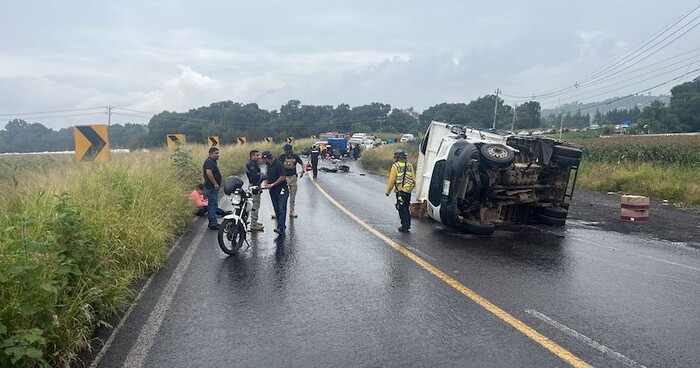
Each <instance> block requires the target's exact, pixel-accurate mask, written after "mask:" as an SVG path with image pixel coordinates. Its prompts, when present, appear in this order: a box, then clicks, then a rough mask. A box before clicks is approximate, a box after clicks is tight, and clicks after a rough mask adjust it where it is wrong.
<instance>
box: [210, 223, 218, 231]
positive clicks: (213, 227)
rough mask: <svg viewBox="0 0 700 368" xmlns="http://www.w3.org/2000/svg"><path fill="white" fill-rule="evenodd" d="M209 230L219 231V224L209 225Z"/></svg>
mask: <svg viewBox="0 0 700 368" xmlns="http://www.w3.org/2000/svg"><path fill="white" fill-rule="evenodd" d="M209 230H217V231H218V230H219V224H216V225H209Z"/></svg>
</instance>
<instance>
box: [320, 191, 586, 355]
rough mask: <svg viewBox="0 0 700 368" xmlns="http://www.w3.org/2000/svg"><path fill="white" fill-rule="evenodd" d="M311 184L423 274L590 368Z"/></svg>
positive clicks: (544, 344) (526, 334) (556, 353)
mask: <svg viewBox="0 0 700 368" xmlns="http://www.w3.org/2000/svg"><path fill="white" fill-rule="evenodd" d="M311 182H312V183H313V184H314V185H315V186H316V188H317V189H318V190H319V191H320V192H321V194H323V196H325V197H326V198H327V199H328V200H329V201H330V202H331V203H333V204H334V205H335V206H336V207H338V208H339V209H340V210H341V211H343V212H344V213H345V214H346V215H348V216H349V217H350V218H351V219H353V220H355V222H357V223H358V224H360V225H362V227H364V228H365V229H367V230H368V231H369V232H371V233H372V234H374V235H375V236H376V237H378V238H379V239H381V240H383V241H384V242H385V243H387V244H388V245H389V246H391V247H392V248H394V249H395V250H397V251H398V252H399V253H401V254H403V255H404V256H406V257H408V258H409V259H410V260H412V261H413V262H415V263H417V264H418V265H420V266H421V267H423V269H425V270H426V271H428V272H430V273H432V274H433V275H435V276H436V277H437V278H439V279H440V280H442V281H444V282H445V283H447V284H448V285H450V286H451V287H453V288H454V289H456V290H457V291H459V292H460V293H462V294H463V295H464V296H466V297H467V298H469V299H471V300H472V301H473V302H475V303H476V304H478V305H480V306H482V307H483V308H484V309H486V310H487V311H489V312H491V313H492V314H493V315H495V316H496V317H498V318H500V319H501V320H502V321H504V322H505V323H507V324H509V325H511V326H512V327H513V328H515V329H516V330H518V331H520V332H521V333H522V334H524V335H525V336H527V337H529V338H530V339H532V340H534V341H535V342H537V343H538V344H540V345H542V347H544V348H545V349H547V350H549V351H550V352H552V353H553V354H554V355H556V356H558V357H559V358H561V359H562V360H564V361H565V362H567V363H569V364H571V365H572V366H574V367H590V365H589V364H588V363H586V362H584V361H583V360H581V359H580V358H579V357H577V356H575V355H574V354H572V353H571V352H570V351H568V350H566V349H564V348H563V347H561V346H559V345H558V344H557V343H555V342H554V341H552V340H550V339H549V338H547V337H546V336H544V335H542V334H541V333H539V332H537V331H535V329H533V328H532V327H530V326H528V325H526V324H525V323H523V322H522V321H520V320H519V319H517V318H515V317H513V316H511V315H510V314H508V312H506V311H504V310H503V309H501V308H499V307H498V306H496V305H495V304H493V303H491V302H490V301H488V300H487V299H485V298H484V297H482V296H481V295H479V294H477V293H476V292H474V291H473V290H471V289H469V288H468V287H466V286H464V285H463V284H461V283H460V282H459V281H457V280H455V279H453V278H452V277H450V276H449V275H448V274H446V273H444V272H442V271H440V270H439V269H438V268H436V267H435V266H433V265H431V264H430V263H428V262H427V261H426V260H424V259H423V258H421V257H419V256H417V255H416V254H414V253H413V252H411V251H410V250H408V249H406V247H404V246H402V245H401V244H399V243H397V242H395V241H393V240H391V239H389V237H387V236H386V235H384V234H382V233H381V232H379V231H378V230H377V229H375V228H373V227H372V226H370V225H369V224H367V223H366V222H364V221H362V219H360V218H359V217H357V216H356V215H355V214H354V213H352V212H350V211H349V210H348V209H346V208H345V207H343V206H342V205H341V204H340V203H338V202H337V201H336V200H335V199H334V198H333V197H331V196H330V194H328V193H327V192H326V191H325V190H323V188H321V186H320V185H319V184H318V182H316V180H313V179H312V180H311Z"/></svg>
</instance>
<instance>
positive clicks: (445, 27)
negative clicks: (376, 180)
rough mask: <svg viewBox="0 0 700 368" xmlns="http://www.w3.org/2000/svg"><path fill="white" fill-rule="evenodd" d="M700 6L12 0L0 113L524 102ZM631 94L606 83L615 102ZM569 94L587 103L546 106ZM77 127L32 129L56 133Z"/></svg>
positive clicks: (678, 0)
mask: <svg viewBox="0 0 700 368" xmlns="http://www.w3.org/2000/svg"><path fill="white" fill-rule="evenodd" d="M695 5H696V3H695V2H694V1H692V0H670V1H667V2H665V3H664V5H663V6H659V4H658V3H657V2H652V1H649V0H644V1H639V2H607V1H602V0H595V1H592V2H585V3H583V2H576V3H571V4H567V3H561V2H555V1H552V0H544V1H538V2H536V3H532V2H517V1H502V2H489V3H483V2H464V1H443V2H424V1H382V2H376V1H368V0H358V1H353V2H349V3H345V4H336V3H335V2H327V1H320V0H301V1H296V2H281V1H280V2H277V1H262V2H214V1H204V2H197V3H195V2H182V3H178V2H164V1H162V2H140V1H136V0H125V1H105V2H91V1H74V2H68V3H60V4H59V3H55V2H49V1H40V2H38V3H37V2H31V3H25V2H10V3H8V4H4V8H5V9H4V10H5V11H4V13H5V14H7V15H8V16H7V18H6V22H5V27H4V29H5V34H6V37H3V38H2V39H0V115H2V116H1V117H2V118H8V119H9V118H11V117H10V116H9V115H5V114H8V113H14V112H19V113H22V112H33V111H48V110H64V109H79V108H85V107H93V106H107V105H110V106H120V107H126V108H131V109H136V110H142V111H153V112H159V111H162V110H170V111H184V110H187V109H189V108H194V107H198V106H201V105H208V104H209V103H211V102H214V101H219V100H235V101H241V102H245V103H247V102H256V103H259V104H261V106H263V107H265V108H268V109H276V108H279V106H280V105H282V104H284V103H286V101H288V100H290V99H299V100H301V101H302V103H306V104H331V105H337V104H339V103H349V104H351V105H357V104H364V103H369V102H373V101H378V102H386V103H390V104H391V105H392V106H395V107H409V106H413V107H415V108H416V109H419V110H420V109H424V108H427V107H429V106H432V105H434V104H437V103H441V102H466V101H469V100H471V99H474V98H476V97H479V96H482V95H485V94H488V93H492V92H493V90H494V89H495V88H500V89H502V90H503V91H504V92H506V93H509V94H511V95H516V94H528V95H529V94H532V93H537V92H539V91H546V90H551V89H555V88H557V87H560V86H567V85H572V84H573V83H574V82H576V81H577V80H579V79H580V78H582V77H584V76H586V75H589V74H591V73H593V72H595V71H597V70H600V69H601V68H603V67H605V66H606V65H609V64H610V63H612V62H614V61H615V60H617V59H618V58H619V57H620V56H622V55H624V54H625V53H626V52H628V51H629V50H630V49H632V48H633V47H634V46H635V45H638V44H639V43H640V42H641V41H643V40H645V39H647V38H648V37H649V36H651V35H652V34H653V33H654V32H656V31H658V30H660V29H661V28H662V27H663V26H665V25H666V24H668V23H670V22H671V21H672V20H674V19H676V18H677V17H679V16H680V15H681V14H683V13H684V12H686V11H688V10H690V9H691V8H692V7H693V6H695ZM621 14H622V15H624V16H621ZM698 41H699V39H698V30H694V31H693V32H690V33H688V34H687V35H686V36H684V37H683V38H682V39H681V40H679V42H677V44H675V45H673V46H672V47H668V48H667V49H666V50H664V51H663V52H661V53H659V55H658V56H659V57H669V56H672V55H675V54H677V53H680V52H683V51H687V50H689V49H691V48H694V47H697V45H698V44H700V42H698ZM661 79H663V78H661ZM650 83H651V82H650ZM649 85H652V84H647V86H649ZM638 87H639V86H635V87H629V88H622V87H619V88H617V89H615V88H612V91H611V92H609V95H610V96H612V95H621V94H624V93H629V92H632V91H634V89H635V88H638ZM664 88H665V89H664ZM669 88H670V86H665V87H663V88H660V89H659V90H658V91H655V92H667V91H668V89H669ZM604 97H605V96H601V97H596V99H600V98H604ZM505 98H506V102H509V101H508V99H509V98H508V97H505ZM573 98H581V97H580V96H578V95H577V94H575V93H572V94H570V95H562V96H558V98H557V99H549V100H543V101H542V102H543V104H544V105H545V106H547V105H548V104H549V105H551V104H556V103H558V102H567V101H566V99H573ZM512 100H513V101H512V102H516V100H517V99H514V98H512ZM16 117H23V115H21V114H20V115H18V116H16ZM87 118H95V116H91V117H87ZM96 118H102V117H100V116H99V115H97V116H96ZM114 118H115V119H117V120H116V121H117V122H146V121H147V120H148V119H147V118H136V117H133V116H126V115H122V116H118V115H117V116H114ZM28 120H31V119H28ZM75 120H76V119H74V118H70V119H68V118H55V119H45V120H43V121H41V122H42V123H44V124H46V125H47V126H51V127H55V128H57V127H62V126H68V125H71V124H73V123H74V122H75Z"/></svg>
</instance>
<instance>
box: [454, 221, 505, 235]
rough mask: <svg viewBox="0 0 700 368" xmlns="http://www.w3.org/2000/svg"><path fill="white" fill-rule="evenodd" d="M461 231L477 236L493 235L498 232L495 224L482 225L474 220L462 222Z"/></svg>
mask: <svg viewBox="0 0 700 368" xmlns="http://www.w3.org/2000/svg"><path fill="white" fill-rule="evenodd" d="M459 227H460V230H463V231H465V232H468V233H472V234H476V235H491V234H493V232H494V231H495V230H496V227H495V226H493V224H491V223H489V224H482V223H479V222H476V221H472V220H462V222H461V224H460V226H459Z"/></svg>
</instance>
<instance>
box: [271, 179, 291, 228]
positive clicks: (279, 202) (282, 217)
mask: <svg viewBox="0 0 700 368" xmlns="http://www.w3.org/2000/svg"><path fill="white" fill-rule="evenodd" d="M288 198H289V189H288V188H287V187H283V188H280V189H271V190H270V199H271V200H272V207H273V208H274V209H275V216H276V217H277V228H278V229H280V230H282V231H284V230H285V229H286V228H287V226H286V223H287V199H288Z"/></svg>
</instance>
